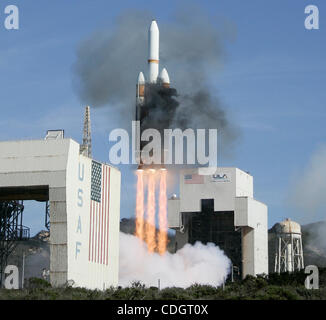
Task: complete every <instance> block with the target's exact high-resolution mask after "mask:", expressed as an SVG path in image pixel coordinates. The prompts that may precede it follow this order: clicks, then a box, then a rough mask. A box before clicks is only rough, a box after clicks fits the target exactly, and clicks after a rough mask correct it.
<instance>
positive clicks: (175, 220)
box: [167, 199, 181, 229]
mask: <svg viewBox="0 0 326 320" xmlns="http://www.w3.org/2000/svg"><path fill="white" fill-rule="evenodd" d="M167 214H168V226H169V228H171V229H174V228H180V227H181V214H180V199H169V200H168V204H167Z"/></svg>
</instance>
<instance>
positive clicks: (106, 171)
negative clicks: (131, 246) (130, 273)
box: [88, 161, 111, 265]
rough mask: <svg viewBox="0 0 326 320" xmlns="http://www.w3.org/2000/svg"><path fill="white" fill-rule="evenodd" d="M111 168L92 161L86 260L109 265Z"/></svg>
mask: <svg viewBox="0 0 326 320" xmlns="http://www.w3.org/2000/svg"><path fill="white" fill-rule="evenodd" d="M110 171H111V168H110V167H108V166H106V165H103V164H101V163H98V162H96V161H92V176H91V201H90V218H89V219H90V223H89V250H88V260H89V261H91V262H94V263H99V264H105V265H108V263H109V222H110V221H109V213H110V173H111V172H110Z"/></svg>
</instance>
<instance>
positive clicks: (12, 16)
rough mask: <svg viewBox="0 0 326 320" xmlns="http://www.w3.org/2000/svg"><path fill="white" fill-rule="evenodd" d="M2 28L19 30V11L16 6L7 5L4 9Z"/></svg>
mask: <svg viewBox="0 0 326 320" xmlns="http://www.w3.org/2000/svg"><path fill="white" fill-rule="evenodd" d="M4 13H5V20H4V27H5V28H6V29H7V30H18V29H19V9H18V7H17V6H14V5H9V6H6V7H5V10H4Z"/></svg>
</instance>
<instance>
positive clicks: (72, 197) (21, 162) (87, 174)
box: [0, 139, 121, 289]
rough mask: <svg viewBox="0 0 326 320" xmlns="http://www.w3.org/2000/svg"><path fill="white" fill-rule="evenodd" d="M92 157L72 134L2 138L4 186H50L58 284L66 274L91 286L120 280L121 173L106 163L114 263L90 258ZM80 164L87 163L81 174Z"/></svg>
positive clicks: (52, 259)
mask: <svg viewBox="0 0 326 320" xmlns="http://www.w3.org/2000/svg"><path fill="white" fill-rule="evenodd" d="M91 163H92V160H91V159H89V158H86V157H84V156H81V155H79V144H78V143H76V142H75V141H73V140H71V139H63V140H47V141H45V140H31V141H13V142H0V187H24V186H25V187H27V186H49V201H50V223H51V232H50V279H51V283H52V284H53V285H55V286H58V285H63V284H65V283H66V282H67V280H73V281H74V283H75V286H82V287H87V288H90V289H95V288H97V289H103V288H107V287H109V286H111V285H113V286H114V285H117V283H118V263H119V261H118V255H119V220H120V184H121V175H120V172H119V171H118V170H117V169H116V168H113V167H109V166H107V168H108V169H109V171H110V204H109V208H108V209H109V239H108V243H109V246H108V248H109V260H108V262H109V263H108V265H104V264H98V263H94V262H90V261H89V260H88V248H89V226H90V188H91ZM79 164H81V166H84V177H83V179H82V180H80V179H79ZM80 190H82V191H80ZM81 202H82V206H79V205H78V204H80V203H81Z"/></svg>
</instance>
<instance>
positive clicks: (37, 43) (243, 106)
mask: <svg viewBox="0 0 326 320" xmlns="http://www.w3.org/2000/svg"><path fill="white" fill-rule="evenodd" d="M188 3H189V1H185V2H179V1H170V0H166V1H160V2H158V1H144V0H138V1H118V2H117V1H107V0H78V1H77V0H70V1H64V0H56V1H50V0H45V1H44V0H42V1H41V0H33V1H26V0H15V1H13V0H5V1H1V4H0V90H1V91H0V92H1V95H0V108H1V116H0V140H12V139H26V138H43V137H44V135H45V132H46V130H47V129H57V128H64V129H65V133H66V136H68V137H72V138H73V139H75V140H77V141H78V142H80V141H81V136H82V121H83V119H82V118H83V108H84V105H83V103H82V101H80V99H79V97H78V95H77V93H76V90H75V86H74V83H73V73H72V67H73V65H74V63H75V61H76V50H77V48H78V46H79V44H80V43H81V42H82V41H83V40H84V39H85V38H88V37H89V36H90V35H91V34H92V33H93V32H97V31H101V30H106V29H110V28H112V26H113V25H114V24H115V19H116V18H117V17H118V16H119V15H121V14H123V13H124V12H125V11H126V10H130V11H133V10H136V9H137V10H144V11H148V12H149V13H150V14H152V15H153V17H155V18H156V19H157V20H158V24H160V21H161V22H164V23H166V22H168V21H169V20H171V19H173V15H174V12H175V8H176V6H180V5H183V6H186V5H187V4H188ZM9 4H16V5H17V6H18V7H19V9H20V29H19V30H17V31H8V30H5V28H4V26H3V21H4V17H5V14H4V13H3V10H4V8H5V6H6V5H9ZM193 4H195V5H196V4H197V6H199V7H201V8H202V10H203V11H204V12H205V13H206V14H207V16H208V17H209V19H212V20H216V22H218V23H217V25H220V24H221V23H222V24H223V25H224V26H225V28H226V32H228V33H229V34H228V39H229V40H228V41H227V42H226V43H225V48H224V49H225V59H224V64H223V68H222V69H219V70H212V74H211V77H212V85H214V86H215V88H216V92H218V94H219V97H220V98H221V100H222V101H223V103H224V105H226V106H227V112H228V113H229V115H230V119H232V121H233V122H234V124H235V125H236V126H239V127H240V128H241V132H242V134H241V138H240V140H239V141H238V143H237V145H236V147H235V150H234V152H233V153H232V154H231V155H230V154H229V153H230V152H228V150H223V146H222V154H221V163H220V164H221V165H224V166H237V167H239V168H241V169H243V170H245V171H249V172H250V173H251V174H252V175H253V176H254V186H255V197H256V199H257V200H260V201H262V202H265V203H266V204H267V205H268V207H269V225H270V226H271V225H273V224H274V223H275V222H277V221H279V220H280V219H283V218H285V217H288V216H289V217H293V218H295V217H297V212H296V211H295V209H293V208H292V207H291V206H290V205H289V203H288V202H287V198H288V194H289V193H290V190H289V189H290V188H291V183H292V180H293V179H295V177H300V175H301V172H303V170H304V168H305V167H306V166H307V164H308V162H309V159H310V158H311V156H312V154H313V153H314V152H315V151H316V150H317V149H318V147H319V146H320V145H322V144H323V143H325V141H326V132H325V120H326V108H325V107H326V104H325V101H326V90H325V89H326V88H325V84H326V61H325V57H326V41H325V39H326V26H325V24H324V20H325V21H326V3H325V2H324V1H322V0H310V1H303V0H296V1H293V0H263V1H262V0H247V1H245V0H220V1H200V2H199V1H198V2H193ZM309 4H315V5H317V6H318V7H319V11H320V29H319V30H312V31H308V30H306V29H305V28H304V19H305V14H304V9H305V6H306V5H309ZM193 19H194V20H195V19H196V10H194V11H193ZM149 23H150V21H148V24H149ZM134 32H147V30H130V36H131V37H132V34H133V33H134ZM123 41H124V39H121V44H122V45H123ZM144 52H145V55H144V60H145V59H146V52H147V48H145V49H144ZM130 54H132V52H130ZM166 60H167V61H166V63H167V64H168V54H167V59H166ZM130 77H133V78H134V79H135V81H136V78H137V74H130ZM171 81H172V82H173V79H171ZM130 95H131V96H133V95H134V91H132V92H130ZM114 119H115V115H113V114H110V112H108V109H107V108H106V107H102V108H99V109H95V110H92V125H93V155H94V158H96V159H98V160H100V161H105V162H108V152H109V144H108V134H109V132H110V131H111V130H112V129H114V128H115V127H116V123H115V121H114ZM0 152H1V150H0ZM120 169H121V170H122V179H123V185H122V200H123V201H122V206H121V216H122V217H130V216H133V214H134V212H133V207H134V198H133V197H132V195H133V194H134V192H133V190H134V184H135V179H134V176H133V173H132V171H131V170H130V168H128V167H124V166H121V168H120ZM40 210H41V209H40V206H39V205H37V204H35V203H34V204H28V205H27V208H26V215H25V225H27V226H31V227H32V232H33V233H35V232H36V231H38V230H40V229H42V228H44V227H43V226H44V218H43V214H41V213H40ZM324 216H325V215H324V211H323V210H320V212H317V213H314V214H313V215H312V217H311V219H306V220H307V221H311V222H312V221H318V220H321V219H324Z"/></svg>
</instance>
